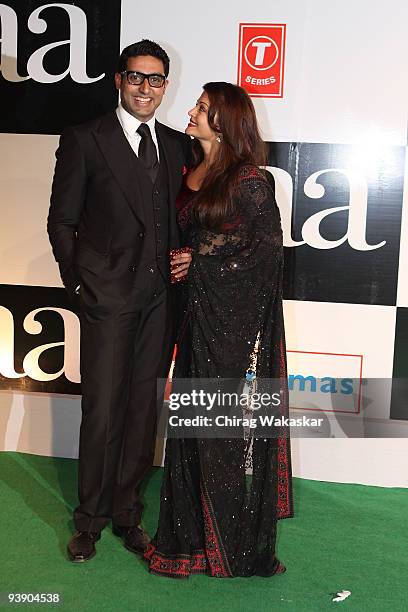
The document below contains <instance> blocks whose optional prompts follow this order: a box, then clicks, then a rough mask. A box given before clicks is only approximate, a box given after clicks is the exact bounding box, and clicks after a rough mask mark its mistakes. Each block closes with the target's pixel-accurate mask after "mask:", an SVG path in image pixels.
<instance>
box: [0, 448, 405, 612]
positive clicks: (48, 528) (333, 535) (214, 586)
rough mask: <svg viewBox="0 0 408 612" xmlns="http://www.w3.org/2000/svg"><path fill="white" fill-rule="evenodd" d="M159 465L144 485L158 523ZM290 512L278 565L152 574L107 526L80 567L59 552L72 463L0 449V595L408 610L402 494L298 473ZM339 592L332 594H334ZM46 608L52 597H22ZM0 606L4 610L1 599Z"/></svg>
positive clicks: (117, 602)
mask: <svg viewBox="0 0 408 612" xmlns="http://www.w3.org/2000/svg"><path fill="white" fill-rule="evenodd" d="M160 480H161V470H160V469H156V470H154V471H153V473H152V476H151V478H150V481H149V482H148V484H147V487H146V491H145V504H146V511H145V520H144V525H145V528H146V529H147V530H148V531H149V533H151V534H152V533H153V532H154V529H155V525H156V521H157V512H158V500H159V489H160ZM294 490H295V504H296V505H295V510H296V517H295V518H294V519H290V520H285V521H281V522H280V524H279V536H278V555H279V558H280V559H281V560H282V561H283V562H284V563H285V565H286V566H287V572H286V574H283V575H281V576H276V577H273V578H258V577H253V578H234V579H215V578H209V577H207V576H193V577H191V578H189V579H188V580H174V579H170V578H162V577H158V576H154V575H150V574H149V573H148V572H147V569H146V566H145V564H144V563H143V562H142V561H141V560H139V559H138V558H137V557H135V556H133V555H132V554H131V553H129V552H128V551H127V550H125V549H124V548H123V546H122V544H121V541H120V540H118V539H117V538H116V537H114V536H113V535H112V533H111V531H110V529H109V528H107V529H106V530H105V531H104V532H103V535H102V539H101V541H100V542H99V543H98V547H97V548H98V554H97V555H96V557H95V558H94V559H92V560H91V561H89V562H88V563H86V564H79V565H75V564H72V563H70V562H69V561H68V560H67V558H66V554H65V548H66V544H67V541H68V539H69V537H70V534H71V530H72V522H71V509H72V507H73V506H74V505H75V503H76V461H74V460H70V459H54V458H49V457H37V456H34V455H23V454H18V453H0V500H1V506H0V507H1V516H0V520H1V532H0V551H1V553H0V568H1V569H0V592H3V593H4V592H9V591H11V592H13V591H14V592H16V591H17V592H48V593H49V592H59V593H60V594H61V595H62V598H63V604H62V605H60V606H59V607H58V608H56V609H60V610H72V611H74V610H75V611H77V610H78V611H82V610H86V611H87V610H95V611H103V610H112V611H114V612H127V611H149V612H153V611H155V610H157V611H158V612H162V611H163V612H176V611H177V610H178V609H182V610H185V611H187V612H189V611H197V612H201V611H210V610H211V611H214V612H222V611H224V610H225V611H227V610H228V612H230V611H235V610H238V611H242V612H248V611H249V612H258V611H264V610H265V611H267V610H279V611H282V612H302V611H304V610H305V611H310V612H318V611H319V610H330V609H332V610H334V609H336V608H337V609H340V610H343V611H346V610H347V611H348V610H350V611H351V610H353V611H354V610H355V611H358V612H364V611H365V610H368V611H370V612H375V611H377V610H378V611H379V612H380V611H381V612H388V611H390V612H391V611H393V612H394V611H396V612H399V611H401V612H402V611H404V612H405V611H406V610H408V592H407V584H408V539H407V525H408V492H407V490H405V489H382V488H378V487H366V486H360V485H344V484H333V483H326V482H314V481H308V480H300V479H295V481H294ZM341 589H346V590H349V591H351V592H352V594H351V596H350V597H349V598H348V599H347V600H345V601H344V602H341V603H334V602H332V601H331V599H332V596H333V595H332V594H333V593H335V592H336V591H338V590H341ZM14 607H15V608H16V609H30V610H34V609H40V608H41V609H44V608H50V607H51V606H50V605H40V604H37V605H20V606H14ZM1 609H2V610H11V609H12V608H11V607H9V606H4V605H3V606H1Z"/></svg>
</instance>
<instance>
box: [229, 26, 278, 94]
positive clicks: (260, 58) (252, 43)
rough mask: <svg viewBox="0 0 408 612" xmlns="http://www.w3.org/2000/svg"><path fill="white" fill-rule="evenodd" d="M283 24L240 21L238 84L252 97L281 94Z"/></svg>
mask: <svg viewBox="0 0 408 612" xmlns="http://www.w3.org/2000/svg"><path fill="white" fill-rule="evenodd" d="M285 36H286V24H283V23H240V24H239V52H238V85H241V87H243V88H244V89H246V91H247V92H248V93H249V95H250V96H252V97H254V98H282V97H283V73H284V64H285Z"/></svg>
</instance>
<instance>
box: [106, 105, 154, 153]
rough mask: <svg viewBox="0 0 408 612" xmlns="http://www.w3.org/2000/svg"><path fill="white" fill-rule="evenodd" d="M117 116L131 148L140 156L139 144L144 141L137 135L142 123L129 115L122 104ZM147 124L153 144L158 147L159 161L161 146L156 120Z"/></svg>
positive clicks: (117, 110)
mask: <svg viewBox="0 0 408 612" xmlns="http://www.w3.org/2000/svg"><path fill="white" fill-rule="evenodd" d="M116 114H117V116H118V119H119V123H120V125H121V126H122V129H123V132H124V134H125V136H126V138H127V140H128V142H129V144H130V146H131V147H132V149H133V151H134V152H135V153H136V155H138V154H139V144H140V141H141V140H142V137H141V136H140V134H138V133H137V129H138V128H139V125H140V124H141V123H142V122H141V121H139V119H136V117H134V116H133V115H131V114H130V113H128V112H127V110H125V109H124V108H123V106H122V103H121V102H120V103H119V106H118V108H117V109H116ZM145 123H146V125H148V126H149V129H150V133H151V135H152V139H153V142H154V144H155V146H156V151H157V159H159V145H158V142H157V136H156V129H155V123H156V119H155V118H154V117H152V118H151V119H149V121H146V122H145Z"/></svg>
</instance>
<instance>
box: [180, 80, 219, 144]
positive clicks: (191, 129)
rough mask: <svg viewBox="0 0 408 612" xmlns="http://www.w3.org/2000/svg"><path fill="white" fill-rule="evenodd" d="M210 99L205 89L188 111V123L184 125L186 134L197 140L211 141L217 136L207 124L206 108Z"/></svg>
mask: <svg viewBox="0 0 408 612" xmlns="http://www.w3.org/2000/svg"><path fill="white" fill-rule="evenodd" d="M209 106H210V100H209V98H208V95H207V93H206V92H205V91H203V93H202V94H201V96H200V97H199V99H198V100H197V104H196V105H195V106H194V108H192V109H191V110H189V111H188V115H189V117H190V121H189V124H188V125H187V127H186V134H188V135H189V136H193V137H194V138H197V139H198V140H207V141H210V142H211V141H213V140H214V139H215V137H216V136H217V134H216V132H214V130H212V129H211V128H210V126H209V124H208V109H209Z"/></svg>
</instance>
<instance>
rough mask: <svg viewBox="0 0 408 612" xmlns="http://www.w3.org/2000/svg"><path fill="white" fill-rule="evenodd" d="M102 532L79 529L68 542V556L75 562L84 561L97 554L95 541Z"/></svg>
mask: <svg viewBox="0 0 408 612" xmlns="http://www.w3.org/2000/svg"><path fill="white" fill-rule="evenodd" d="M100 538H101V534H100V533H99V532H94V531H77V532H75V534H74V535H73V537H72V538H71V540H70V541H69V543H68V557H69V558H70V560H71V561H73V562H74V563H83V562H84V561H88V559H92V557H94V556H95V555H96V548H95V542H97V541H98V540H100Z"/></svg>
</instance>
